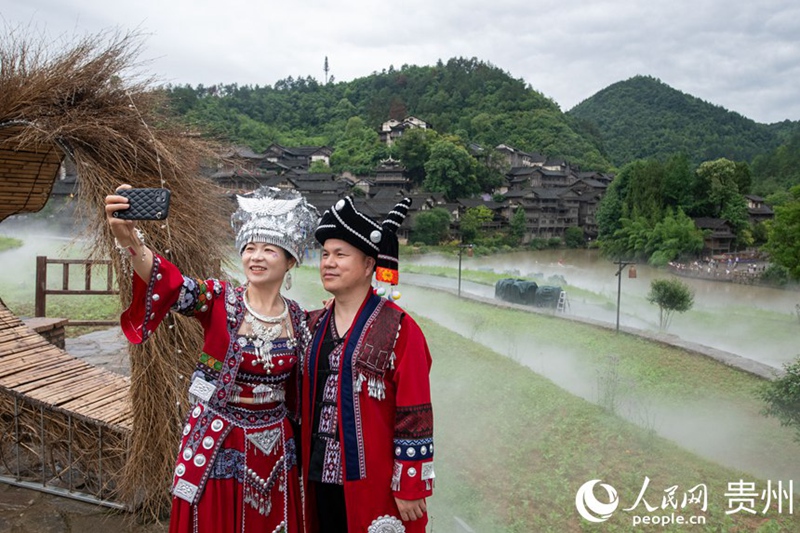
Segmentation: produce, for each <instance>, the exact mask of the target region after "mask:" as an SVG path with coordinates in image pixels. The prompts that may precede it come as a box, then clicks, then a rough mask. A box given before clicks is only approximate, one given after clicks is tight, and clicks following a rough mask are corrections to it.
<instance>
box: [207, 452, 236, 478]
mask: <svg viewBox="0 0 800 533" xmlns="http://www.w3.org/2000/svg"><path fill="white" fill-rule="evenodd" d="M208 477H209V478H211V479H231V478H234V479H236V481H238V482H239V483H243V482H244V452H240V451H239V450H234V449H232V448H222V449H220V451H219V454H217V460H216V461H214V466H213V467H212V468H211V472H210V474H209V476H208Z"/></svg>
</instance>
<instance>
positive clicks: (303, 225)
mask: <svg viewBox="0 0 800 533" xmlns="http://www.w3.org/2000/svg"><path fill="white" fill-rule="evenodd" d="M236 201H237V203H238V205H239V208H238V209H237V210H236V212H234V213H233V215H232V216H231V226H232V227H233V229H234V231H236V249H237V250H238V251H239V253H242V251H243V250H244V247H245V246H247V244H248V243H251V242H263V243H267V244H274V245H275V246H280V247H281V248H283V249H284V250H286V251H287V252H289V253H290V254H292V257H294V258H295V260H297V262H298V264H299V263H302V261H303V253H304V252H305V250H306V248H308V247H309V245H310V244H311V243H312V241H313V237H314V229H315V228H316V226H317V222H318V221H319V213H318V212H317V209H316V208H315V207H314V206H313V205H311V204H309V203H308V202H307V201H306V199H305V198H304V197H303V195H301V194H300V193H299V192H297V191H295V190H281V189H277V188H275V187H261V188H259V189H257V190H255V191H253V192H251V193H248V194H246V195H237V196H236Z"/></svg>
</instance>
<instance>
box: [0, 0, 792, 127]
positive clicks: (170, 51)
mask: <svg viewBox="0 0 800 533" xmlns="http://www.w3.org/2000/svg"><path fill="white" fill-rule="evenodd" d="M5 4H6V5H5V6H4V8H3V11H2V15H1V16H2V19H1V21H2V22H3V23H4V24H5V26H6V29H7V31H8V28H14V27H17V28H19V27H20V26H22V27H23V28H25V29H26V30H27V31H29V32H30V31H31V30H35V31H36V32H44V31H46V32H47V33H48V34H49V35H60V36H62V37H63V36H67V37H69V36H76V35H82V34H86V33H89V34H91V33H96V32H99V31H102V30H107V29H110V28H117V29H120V30H123V31H129V30H135V29H138V30H139V31H140V32H141V33H143V35H144V38H145V40H144V46H143V54H142V59H145V60H149V66H150V68H151V70H152V71H153V74H154V75H155V76H156V77H157V78H158V79H160V80H163V81H165V82H171V83H175V84H184V83H190V84H192V85H197V84H200V83H202V84H204V85H211V84H215V83H238V84H259V85H265V84H273V83H275V82H276V81H277V80H279V79H282V78H286V77H288V76H294V77H297V76H308V75H310V76H312V77H315V78H317V79H320V80H321V79H322V78H323V76H324V73H323V70H322V66H323V62H324V58H325V56H328V58H329V64H330V68H331V73H332V74H333V75H334V76H335V77H336V79H337V80H339V81H345V80H351V79H354V78H357V77H361V76H367V75H369V74H370V73H372V72H375V71H381V70H383V69H385V68H388V67H389V66H390V65H393V66H394V67H395V68H399V67H400V66H402V65H404V64H409V65H411V64H414V65H432V64H435V63H436V61H437V60H439V59H442V60H447V59H449V58H451V57H456V56H462V57H477V58H478V59H481V60H484V61H488V62H490V63H492V64H494V65H496V66H498V67H500V68H502V69H503V70H505V71H507V72H509V73H510V74H511V75H512V76H513V77H515V78H522V79H524V80H525V81H526V82H528V83H530V85H531V86H532V87H533V88H534V89H536V90H538V91H540V92H542V93H543V94H545V95H546V96H548V97H550V98H552V99H553V100H554V101H555V102H557V103H558V104H559V105H560V106H561V108H562V109H563V110H568V109H570V108H571V107H573V106H574V105H576V104H577V103H579V102H580V101H582V100H584V99H586V98H588V97H590V96H591V95H593V94H594V93H595V92H597V91H599V90H601V89H603V88H604V87H607V86H608V85H610V84H612V83H615V82H617V81H621V80H624V79H627V78H630V77H631V76H634V75H637V74H645V75H651V76H654V77H657V78H659V79H661V80H662V81H664V82H665V83H667V84H669V85H671V86H673V87H674V88H676V89H678V90H681V91H683V92H686V93H689V94H692V95H694V96H697V97H699V98H701V99H703V100H706V101H709V102H711V103H714V104H717V105H721V106H723V107H725V108H727V109H730V110H732V111H736V112H738V113H741V114H742V115H745V116H747V117H749V118H752V119H754V120H757V121H759V122H775V121H780V120H784V119H792V120H798V119H800V101H797V99H796V98H795V94H796V89H795V85H796V80H797V79H800V78H798V67H797V66H796V65H800V41H798V39H797V38H796V35H797V34H798V30H800V7H796V6H795V5H794V3H793V2H790V1H789V0H766V1H765V2H759V3H753V2H745V1H743V0H672V1H669V0H654V1H652V2H646V3H645V2H640V1H636V0H600V1H598V2H592V3H587V2H584V1H581V0H560V1H559V0H536V1H535V2H532V3H531V2H527V1H524V0H495V1H493V2H485V1H484V0H462V1H460V2H457V1H455V0H437V1H433V0H406V1H403V2H375V1H373V0H338V1H334V0H306V1H301V2H294V3H290V2H280V3H277V2H252V1H245V0H228V1H226V2H224V3H219V2H212V1H210V0H195V1H190V0H160V1H156V0H140V1H139V2H121V3H120V2H105V1H101V0H24V1H21V0H6V2H5Z"/></svg>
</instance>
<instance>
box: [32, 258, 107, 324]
mask: <svg viewBox="0 0 800 533" xmlns="http://www.w3.org/2000/svg"><path fill="white" fill-rule="evenodd" d="M47 265H61V288H59V289H50V288H48V287H47ZM71 265H83V276H82V278H83V279H82V281H83V287H82V288H77V289H76V288H70V281H71V278H70V266H71ZM95 267H97V268H100V269H102V268H105V270H106V275H105V286H104V287H103V288H100V289H98V288H95V287H93V286H92V281H93V279H92V273H93V271H94V268H95ZM95 279H97V277H95ZM115 279H116V276H115V275H114V266H113V264H112V263H111V260H109V259H95V260H93V259H52V258H48V257H47V256H43V255H39V256H37V257H36V301H35V308H34V315H35V316H37V317H44V316H47V296H49V295H83V296H87V295H107V294H119V289H118V288H116V287H115V283H114V280H115ZM72 281H76V282H77V280H74V279H72ZM118 323H119V322H118V321H117V320H71V319H70V320H69V322H68V323H67V325H68V326H115V325H117V324H118Z"/></svg>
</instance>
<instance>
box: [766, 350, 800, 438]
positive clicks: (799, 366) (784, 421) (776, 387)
mask: <svg viewBox="0 0 800 533" xmlns="http://www.w3.org/2000/svg"><path fill="white" fill-rule="evenodd" d="M784 368H785V369H786V374H785V375H784V376H782V377H780V378H778V379H776V380H774V381H768V382H766V383H764V384H763V385H762V386H761V387H760V388H759V390H758V395H759V396H760V397H761V399H762V400H764V401H765V402H766V403H767V406H766V407H765V408H764V409H762V410H761V413H762V414H763V415H764V416H772V417H775V418H777V419H778V420H779V421H780V423H781V425H782V426H784V427H790V428H791V429H793V430H794V438H795V440H796V441H798V442H800V358H796V359H795V360H794V362H792V363H787V364H786V365H784Z"/></svg>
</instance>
